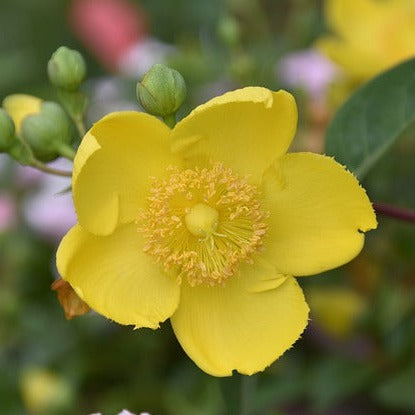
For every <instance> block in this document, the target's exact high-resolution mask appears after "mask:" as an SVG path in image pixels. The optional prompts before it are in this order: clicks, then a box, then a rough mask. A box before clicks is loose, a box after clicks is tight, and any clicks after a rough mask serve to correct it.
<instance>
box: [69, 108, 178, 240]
mask: <svg viewBox="0 0 415 415" xmlns="http://www.w3.org/2000/svg"><path fill="white" fill-rule="evenodd" d="M170 132H171V130H170V129H169V128H168V127H167V126H165V125H164V124H163V123H162V122H161V121H159V120H158V119H157V118H155V117H152V116H149V115H147V114H143V113H139V112H133V111H131V112H118V113H112V114H110V115H107V116H106V117H104V118H102V119H101V120H100V121H98V122H97V123H96V124H95V125H94V126H93V127H92V128H91V130H90V131H89V132H88V133H87V134H86V136H85V137H84V139H83V140H82V143H81V145H80V147H79V150H78V152H77V155H76V157H75V161H74V173H73V196H74V203H75V208H76V211H77V214H78V218H79V223H80V224H81V225H82V226H83V227H84V228H85V229H87V230H88V231H89V232H92V233H94V234H97V235H108V234H110V233H111V232H112V231H113V230H114V229H115V227H116V226H117V224H119V223H128V222H131V221H133V220H134V219H135V218H136V217H137V213H138V209H139V208H140V207H141V206H142V205H143V203H144V201H145V198H146V196H147V195H148V190H149V185H150V176H156V177H161V176H163V175H165V174H166V169H167V167H168V166H170V165H178V164H179V161H178V160H179V158H178V157H177V156H176V155H173V154H172V153H171V152H170V143H169V136H170Z"/></svg>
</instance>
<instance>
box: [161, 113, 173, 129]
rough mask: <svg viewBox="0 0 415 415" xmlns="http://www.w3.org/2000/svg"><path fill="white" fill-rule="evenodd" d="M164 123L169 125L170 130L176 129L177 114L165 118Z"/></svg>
mask: <svg viewBox="0 0 415 415" xmlns="http://www.w3.org/2000/svg"><path fill="white" fill-rule="evenodd" d="M163 121H164V123H165V124H167V125H168V126H169V127H170V128H174V126H175V125H176V114H170V115H166V116H165V117H163Z"/></svg>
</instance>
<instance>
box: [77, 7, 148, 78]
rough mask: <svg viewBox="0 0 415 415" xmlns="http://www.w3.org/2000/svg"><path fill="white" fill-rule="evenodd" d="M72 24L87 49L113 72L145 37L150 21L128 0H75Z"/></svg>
mask: <svg viewBox="0 0 415 415" xmlns="http://www.w3.org/2000/svg"><path fill="white" fill-rule="evenodd" d="M69 20H70V24H71V26H72V28H73V30H74V32H75V34H76V35H77V36H78V38H79V39H80V40H81V42H82V43H84V45H85V46H86V48H87V49H89V50H90V51H91V53H92V54H93V55H95V56H96V58H97V59H98V60H99V61H100V62H101V63H102V64H103V65H104V66H105V67H107V69H110V70H117V69H118V63H119V61H120V59H121V57H122V56H123V55H124V54H125V53H126V51H128V50H129V49H130V48H131V47H132V46H133V45H135V44H136V43H137V42H139V41H140V40H141V39H142V38H143V37H145V35H146V32H147V18H146V16H145V14H144V12H143V11H142V10H141V9H140V8H139V7H138V5H137V4H136V3H132V2H130V1H128V0H72V2H71V4H70V8H69Z"/></svg>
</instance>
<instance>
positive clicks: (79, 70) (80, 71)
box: [48, 46, 86, 91]
mask: <svg viewBox="0 0 415 415" xmlns="http://www.w3.org/2000/svg"><path fill="white" fill-rule="evenodd" d="M48 75H49V80H50V82H51V83H52V85H54V86H55V87H56V88H59V89H63V90H65V91H77V90H78V89H79V86H80V85H81V83H82V81H83V80H84V79H85V76H86V64H85V61H84V58H83V57H82V55H81V54H80V53H79V52H78V51H77V50H73V49H69V48H67V47H66V46H61V47H60V48H58V49H57V50H56V51H55V52H54V53H53V55H52V57H51V58H50V59H49V62H48Z"/></svg>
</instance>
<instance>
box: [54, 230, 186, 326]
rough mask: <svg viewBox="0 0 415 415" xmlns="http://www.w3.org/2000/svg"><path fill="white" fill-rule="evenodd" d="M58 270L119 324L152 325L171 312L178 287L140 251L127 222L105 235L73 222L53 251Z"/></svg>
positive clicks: (139, 241) (136, 235) (139, 242)
mask: <svg viewBox="0 0 415 415" xmlns="http://www.w3.org/2000/svg"><path fill="white" fill-rule="evenodd" d="M57 266H58V271H59V273H60V275H61V276H62V278H63V279H65V280H66V281H68V282H69V283H70V284H71V286H72V287H73V289H74V290H75V291H76V293H77V294H78V295H79V297H80V298H81V299H82V300H83V301H85V302H86V303H87V304H88V305H89V306H90V307H91V308H92V309H94V310H96V311H97V312H98V313H100V314H102V315H104V316H105V317H108V318H110V319H111V320H114V321H116V322H117V323H120V324H134V325H135V326H136V327H150V328H153V329H155V328H157V327H158V326H159V323H160V322H163V321H164V320H166V319H167V318H169V317H170V316H171V314H172V313H173V312H174V311H175V309H176V307H177V305H178V302H179V286H178V285H177V282H176V281H175V279H174V278H171V277H169V276H167V275H166V274H164V273H163V272H162V271H161V270H160V269H159V268H158V267H157V266H156V265H154V264H153V262H152V261H151V258H150V257H149V256H147V255H146V254H145V253H144V252H143V241H142V238H141V236H140V234H139V233H138V232H137V230H136V226H135V225H133V224H129V225H124V226H121V227H119V228H117V230H116V231H115V232H114V233H113V234H111V235H110V236H96V235H93V234H90V233H89V232H87V231H85V230H84V229H82V227H81V226H80V225H76V226H74V227H73V228H72V229H71V230H70V231H69V232H68V233H67V235H66V236H65V237H64V238H63V240H62V242H61V244H60V246H59V249H58V252H57Z"/></svg>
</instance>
